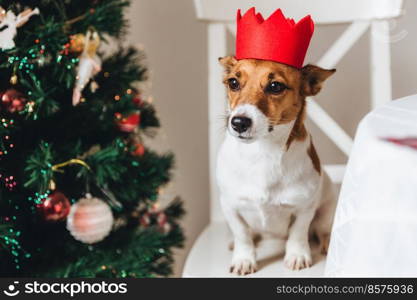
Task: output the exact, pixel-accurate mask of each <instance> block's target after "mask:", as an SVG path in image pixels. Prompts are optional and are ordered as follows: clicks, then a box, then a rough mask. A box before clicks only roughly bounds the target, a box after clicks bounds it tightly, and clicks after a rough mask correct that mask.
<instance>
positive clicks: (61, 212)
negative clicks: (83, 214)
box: [37, 191, 71, 222]
mask: <svg viewBox="0 0 417 300" xmlns="http://www.w3.org/2000/svg"><path fill="white" fill-rule="evenodd" d="M37 207H38V210H39V211H40V213H41V214H42V215H43V218H44V219H45V221H52V222H56V221H63V220H65V219H66V217H67V216H68V214H69V212H70V209H71V203H70V202H69V200H68V198H67V197H66V196H65V195H64V194H63V193H61V192H58V191H55V192H53V193H51V194H50V195H49V196H48V197H47V198H45V199H44V200H43V201H42V203H40V204H38V205H37Z"/></svg>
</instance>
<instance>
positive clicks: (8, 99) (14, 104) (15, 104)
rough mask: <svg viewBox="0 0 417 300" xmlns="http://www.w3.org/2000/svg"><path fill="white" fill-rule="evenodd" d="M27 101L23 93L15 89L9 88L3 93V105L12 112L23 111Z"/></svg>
mask: <svg viewBox="0 0 417 300" xmlns="http://www.w3.org/2000/svg"><path fill="white" fill-rule="evenodd" d="M26 102H27V99H26V98H25V96H24V95H23V93H21V92H19V91H17V90H15V89H8V90H6V91H5V92H4V93H2V94H1V104H2V106H3V107H5V108H6V109H7V110H8V111H9V112H11V113H14V112H18V111H22V110H23V109H24V108H25V105H26Z"/></svg>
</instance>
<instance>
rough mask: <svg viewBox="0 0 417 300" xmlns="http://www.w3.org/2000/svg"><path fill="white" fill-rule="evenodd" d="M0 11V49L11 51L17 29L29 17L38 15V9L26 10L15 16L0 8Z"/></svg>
mask: <svg viewBox="0 0 417 300" xmlns="http://www.w3.org/2000/svg"><path fill="white" fill-rule="evenodd" d="M0 10H1V14H0V49H3V50H8V49H12V48H14V46H15V43H14V41H13V39H14V37H15V36H16V34H17V28H18V27H21V26H23V25H24V24H25V23H26V22H27V21H28V20H29V19H30V17H31V16H33V15H38V14H39V9H38V8H35V9H34V10H31V9H26V10H24V11H23V12H21V13H20V14H18V15H17V16H16V15H15V14H14V13H13V12H12V11H11V10H9V11H7V12H5V11H4V9H3V8H1V7H0Z"/></svg>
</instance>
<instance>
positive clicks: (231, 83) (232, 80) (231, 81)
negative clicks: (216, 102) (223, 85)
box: [227, 78, 240, 91]
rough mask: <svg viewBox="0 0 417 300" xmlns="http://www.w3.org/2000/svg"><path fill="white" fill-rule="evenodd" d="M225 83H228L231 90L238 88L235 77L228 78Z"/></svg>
mask: <svg viewBox="0 0 417 300" xmlns="http://www.w3.org/2000/svg"><path fill="white" fill-rule="evenodd" d="M227 83H228V84H229V88H230V89H231V90H232V91H237V90H239V88H240V84H239V81H237V79H236V78H230V79H229V80H227Z"/></svg>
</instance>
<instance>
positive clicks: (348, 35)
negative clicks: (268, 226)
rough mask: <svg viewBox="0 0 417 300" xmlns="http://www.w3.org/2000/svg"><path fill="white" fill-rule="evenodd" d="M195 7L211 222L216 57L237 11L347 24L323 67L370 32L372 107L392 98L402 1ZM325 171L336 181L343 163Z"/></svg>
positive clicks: (269, 1) (328, 124) (220, 93)
mask: <svg viewBox="0 0 417 300" xmlns="http://www.w3.org/2000/svg"><path fill="white" fill-rule="evenodd" d="M194 4H195V9H196V13H197V18H198V19H199V20H201V21H205V22H207V23H208V64H209V74H208V85H209V147H210V149H209V156H210V157H209V168H210V169H209V173H210V176H209V178H210V193H211V194H210V199H211V211H210V213H211V221H220V220H222V219H223V216H222V213H221V209H220V205H219V199H218V190H217V186H216V180H215V165H216V163H215V162H216V156H217V151H218V148H219V146H220V143H221V141H222V139H223V136H222V134H220V132H221V128H222V126H224V124H223V123H222V122H221V116H223V115H224V112H225V109H226V101H225V100H226V96H225V90H224V87H223V86H222V84H221V77H222V69H221V67H220V65H219V64H218V60H217V59H218V58H219V57H222V56H225V55H227V54H228V49H227V32H228V31H229V32H231V33H232V34H235V28H234V27H235V26H234V22H235V19H236V10H237V9H238V8H240V9H242V11H243V12H244V11H246V10H247V9H249V8H250V7H252V6H255V7H256V9H257V11H259V12H262V14H263V15H264V16H266V15H268V14H271V13H272V12H273V11H274V10H275V9H276V8H282V9H283V11H284V13H285V14H286V15H287V16H291V18H294V19H295V20H299V19H301V18H302V17H304V16H305V15H308V14H310V15H311V16H312V18H313V20H314V22H315V23H316V24H317V25H329V24H341V23H351V24H350V26H349V27H348V28H347V29H346V30H345V31H344V32H343V33H342V34H341V35H340V37H339V38H338V39H337V40H336V41H335V42H334V43H333V44H332V46H331V47H330V48H329V49H328V51H327V52H326V53H325V54H324V55H323V56H322V58H321V59H320V60H319V61H318V62H317V65H319V66H321V67H323V68H333V67H334V66H335V65H336V64H337V63H338V62H339V61H340V59H341V58H342V57H343V56H344V55H345V54H346V53H347V52H348V51H349V50H350V48H351V47H352V46H353V45H354V44H355V42H356V41H357V40H358V39H359V38H360V37H361V36H362V35H363V34H364V33H365V32H366V31H367V30H368V28H370V32H371V35H370V52H371V53H370V68H371V97H370V98H371V106H372V107H375V106H377V105H379V104H383V103H386V102H387V101H390V100H391V70H390V69H391V68H390V45H389V36H390V35H389V34H390V33H389V30H390V26H389V19H392V18H396V17H399V16H400V15H401V14H402V5H403V1H402V0H337V1H335V0H314V1H313V0H252V1H251V0H227V1H225V0H194ZM381 83H383V84H381ZM308 103H309V104H308V106H307V107H308V109H307V113H308V116H309V117H310V119H311V120H312V121H313V122H314V123H316V125H317V126H318V127H319V128H320V129H321V130H322V131H323V132H324V133H325V134H326V135H327V136H328V137H329V138H330V139H331V140H332V141H333V142H334V143H335V144H336V146H338V147H339V148H340V149H341V150H342V151H343V152H344V153H345V154H346V155H349V152H350V149H351V147H352V144H353V141H352V138H351V137H350V136H349V135H348V134H347V133H346V132H345V131H344V130H343V128H342V127H341V126H340V125H339V124H338V123H337V122H336V121H335V120H334V119H333V118H332V117H331V116H330V115H329V114H328V113H327V112H326V111H325V110H324V109H323V108H322V107H320V106H319V105H318V104H317V102H315V101H314V99H309V100H308ZM325 169H326V171H327V172H328V173H329V175H330V177H331V178H332V180H333V181H334V182H335V183H340V182H341V181H342V178H343V174H344V165H327V166H325Z"/></svg>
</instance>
